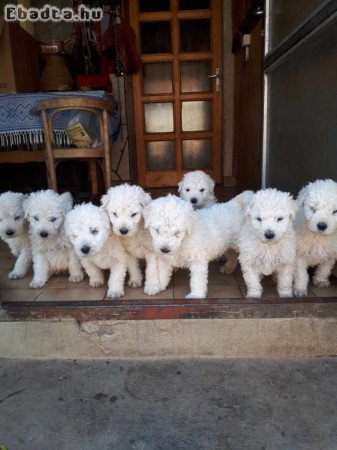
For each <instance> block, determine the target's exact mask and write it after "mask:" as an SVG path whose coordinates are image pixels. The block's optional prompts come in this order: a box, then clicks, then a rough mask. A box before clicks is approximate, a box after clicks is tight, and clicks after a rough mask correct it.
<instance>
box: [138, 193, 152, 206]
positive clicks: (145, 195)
mask: <svg viewBox="0 0 337 450" xmlns="http://www.w3.org/2000/svg"><path fill="white" fill-rule="evenodd" d="M151 200H152V198H151V195H150V194H149V193H147V192H145V191H143V195H142V198H141V201H140V204H141V205H142V208H145V207H146V206H147V205H149V203H150V202H151Z"/></svg>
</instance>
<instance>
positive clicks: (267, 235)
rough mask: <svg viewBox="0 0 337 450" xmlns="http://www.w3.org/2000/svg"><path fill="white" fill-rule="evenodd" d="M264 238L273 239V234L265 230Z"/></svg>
mask: <svg viewBox="0 0 337 450" xmlns="http://www.w3.org/2000/svg"><path fill="white" fill-rule="evenodd" d="M264 236H265V238H266V239H274V237H275V233H274V232H273V231H271V230H267V231H266V232H265V233H264Z"/></svg>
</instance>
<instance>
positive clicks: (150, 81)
mask: <svg viewBox="0 0 337 450" xmlns="http://www.w3.org/2000/svg"><path fill="white" fill-rule="evenodd" d="M142 70H143V93H144V94H171V93H172V90H173V89H172V63H170V62H160V63H144V64H143V66H142Z"/></svg>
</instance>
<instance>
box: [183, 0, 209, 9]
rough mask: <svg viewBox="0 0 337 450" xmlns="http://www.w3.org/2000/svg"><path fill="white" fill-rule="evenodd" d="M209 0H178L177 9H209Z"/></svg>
mask: <svg viewBox="0 0 337 450" xmlns="http://www.w3.org/2000/svg"><path fill="white" fill-rule="evenodd" d="M209 7H210V0H179V9H180V10H181V11H184V10H186V9H190V10H194V9H209Z"/></svg>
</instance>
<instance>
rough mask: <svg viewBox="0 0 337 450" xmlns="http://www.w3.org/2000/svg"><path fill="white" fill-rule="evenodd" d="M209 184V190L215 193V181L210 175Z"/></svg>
mask: <svg viewBox="0 0 337 450" xmlns="http://www.w3.org/2000/svg"><path fill="white" fill-rule="evenodd" d="M207 184H208V192H209V193H213V192H214V188H215V181H214V180H213V178H211V177H210V176H209V177H208V181H207Z"/></svg>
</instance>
